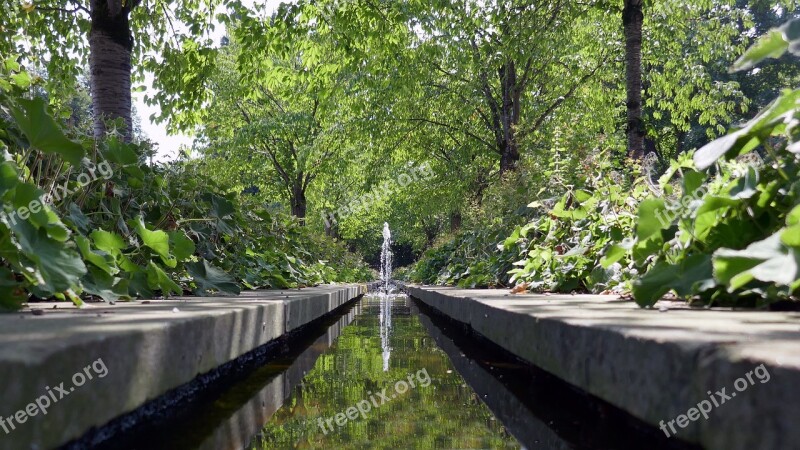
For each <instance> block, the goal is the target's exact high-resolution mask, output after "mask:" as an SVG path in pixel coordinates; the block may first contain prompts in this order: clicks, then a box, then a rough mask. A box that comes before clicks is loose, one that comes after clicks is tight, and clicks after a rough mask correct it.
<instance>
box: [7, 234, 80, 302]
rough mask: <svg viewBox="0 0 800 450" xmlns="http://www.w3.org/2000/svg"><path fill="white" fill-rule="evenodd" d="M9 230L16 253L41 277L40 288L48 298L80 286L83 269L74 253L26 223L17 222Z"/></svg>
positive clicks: (78, 257) (61, 243)
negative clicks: (28, 261) (33, 266)
mask: <svg viewBox="0 0 800 450" xmlns="http://www.w3.org/2000/svg"><path fill="white" fill-rule="evenodd" d="M12 229H13V230H14V232H15V235H16V238H17V242H18V243H19V246H20V250H21V251H22V253H23V254H25V256H26V257H27V258H28V259H29V260H31V262H33V263H34V264H35V265H36V269H37V270H38V273H39V274H40V275H41V280H40V284H39V287H40V288H42V289H43V290H44V291H46V292H47V293H49V294H50V295H52V294H54V293H56V292H64V291H66V290H67V289H72V288H74V287H77V286H80V278H81V277H82V276H83V275H84V274H86V266H85V265H84V264H83V260H82V259H81V257H80V256H79V255H78V254H77V253H76V252H75V251H74V250H71V249H69V248H67V247H65V245H64V243H63V242H59V241H56V240H54V239H52V238H50V236H48V235H47V231H46V230H45V229H44V228H39V229H36V228H35V227H34V226H32V225H31V224H30V223H28V222H25V221H20V222H17V223H16V224H14V225H12Z"/></svg>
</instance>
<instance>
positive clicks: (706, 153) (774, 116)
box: [694, 89, 800, 170]
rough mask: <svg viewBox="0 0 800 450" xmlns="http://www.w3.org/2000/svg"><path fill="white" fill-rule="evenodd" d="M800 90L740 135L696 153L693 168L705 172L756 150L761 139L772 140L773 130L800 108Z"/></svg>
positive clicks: (781, 99)
mask: <svg viewBox="0 0 800 450" xmlns="http://www.w3.org/2000/svg"><path fill="white" fill-rule="evenodd" d="M798 101H800V89H797V90H794V91H789V92H786V93H785V94H783V95H782V96H780V97H779V98H778V99H776V100H775V101H773V102H772V103H771V104H770V105H769V106H767V107H766V108H765V109H764V110H763V111H761V112H760V113H759V114H758V115H757V116H756V117H754V118H753V119H752V120H750V121H749V122H748V123H747V124H745V126H744V127H743V128H742V129H740V130H737V131H734V132H732V133H730V134H727V135H725V136H722V137H720V138H718V139H715V140H713V141H711V142H709V143H708V144H706V145H704V146H703V147H702V148H701V149H700V150H698V151H696V152H695V153H694V164H695V166H696V167H697V169H698V170H705V169H707V168H709V167H711V166H712V165H714V163H716V162H717V160H718V159H719V158H721V157H723V156H726V157H735V156H739V155H742V154H744V153H747V152H748V151H750V150H752V149H753V148H755V145H753V143H752V142H753V141H754V140H756V144H757V143H758V141H760V139H765V138H767V137H769V135H770V134H771V131H772V129H773V128H774V127H775V126H776V125H778V124H780V123H783V121H784V115H786V114H789V113H790V112H791V111H794V110H796V109H797V107H798Z"/></svg>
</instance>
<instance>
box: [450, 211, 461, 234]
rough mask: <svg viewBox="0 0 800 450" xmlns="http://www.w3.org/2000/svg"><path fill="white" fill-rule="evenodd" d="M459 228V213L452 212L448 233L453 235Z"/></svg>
mask: <svg viewBox="0 0 800 450" xmlns="http://www.w3.org/2000/svg"><path fill="white" fill-rule="evenodd" d="M459 228H461V212H459V211H453V212H451V213H450V232H452V233H455V232H456V231H458V229H459Z"/></svg>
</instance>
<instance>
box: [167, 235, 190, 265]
mask: <svg viewBox="0 0 800 450" xmlns="http://www.w3.org/2000/svg"><path fill="white" fill-rule="evenodd" d="M169 236H170V240H171V241H172V244H173V248H172V252H173V253H174V254H175V258H177V259H178V261H185V260H187V259H189V258H190V257H191V256H192V255H194V252H195V250H196V248H195V245H194V241H192V240H191V239H189V238H188V237H187V236H186V233H184V232H183V231H173V232H171V233H170V234H169Z"/></svg>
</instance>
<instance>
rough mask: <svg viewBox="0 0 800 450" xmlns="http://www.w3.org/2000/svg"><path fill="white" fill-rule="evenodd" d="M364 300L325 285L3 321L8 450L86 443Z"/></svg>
mask: <svg viewBox="0 0 800 450" xmlns="http://www.w3.org/2000/svg"><path fill="white" fill-rule="evenodd" d="M364 292H365V286H363V285H345V286H321V287H315V288H305V289H302V290H283V291H281V290H269V291H254V292H247V293H243V294H242V295H240V296H237V297H217V298H202V299H201V298H194V297H192V298H177V299H171V300H166V301H152V302H131V303H118V304H116V305H114V306H109V305H104V304H103V305H101V306H90V307H88V308H85V309H76V308H68V307H63V306H62V304H59V305H58V308H57V309H51V308H53V306H54V304H36V305H34V306H33V309H38V310H40V311H41V312H42V313H43V314H41V315H34V314H33V313H32V311H30V310H28V311H22V312H19V313H13V314H2V315H0V400H1V401H0V418H2V419H3V420H2V421H0V449H2V450H6V449H23V448H24V449H48V448H54V447H56V446H58V445H61V444H64V443H66V442H68V441H70V440H72V439H75V438H78V437H80V436H81V435H82V434H84V433H85V432H87V431H88V430H89V429H90V428H92V427H97V426H101V425H104V424H105V423H107V422H109V421H110V420H112V419H113V418H115V417H118V416H120V415H123V414H126V413H129V412H131V411H133V410H135V409H136V408H138V407H139V406H141V405H143V404H144V403H146V402H148V401H150V400H153V399H155V398H157V397H159V396H161V395H163V394H165V393H166V392H168V391H170V390H172V389H174V388H177V387H179V386H181V385H184V384H186V383H188V382H190V381H192V380H193V379H195V378H196V377H197V376H198V375H201V374H203V373H207V372H209V371H211V370H213V369H215V368H216V367H219V366H221V365H223V364H225V363H227V362H229V361H232V360H234V359H236V358H237V357H239V356H242V355H244V354H245V353H248V352H250V351H251V350H254V349H256V348H258V347H260V346H262V345H264V344H266V343H268V342H270V341H272V340H274V339H276V338H278V337H280V336H281V335H283V334H284V333H286V332H288V331H291V330H293V329H295V328H297V327H299V326H302V325H303V324H305V323H308V322H310V321H312V320H314V319H317V318H319V317H321V316H322V315H324V314H325V313H327V312H330V311H331V310H333V309H335V308H336V307H338V306H340V305H342V304H344V303H346V302H347V301H348V300H350V299H353V298H355V297H357V296H359V295H361V294H362V293H364ZM62 383H63V384H62ZM62 389H63V390H62ZM37 400H38V401H39V405H37ZM45 406H46V407H45ZM45 411H46V414H45V413H44V412H45Z"/></svg>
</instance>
